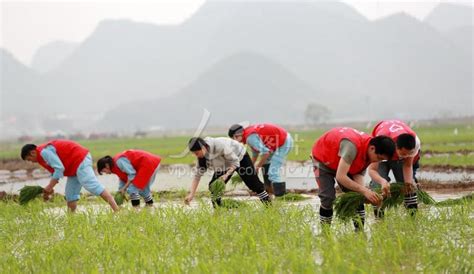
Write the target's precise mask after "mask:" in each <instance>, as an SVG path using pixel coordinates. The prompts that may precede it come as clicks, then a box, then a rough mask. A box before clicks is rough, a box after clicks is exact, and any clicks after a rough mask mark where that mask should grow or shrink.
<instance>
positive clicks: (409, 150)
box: [369, 120, 420, 218]
mask: <svg viewBox="0 0 474 274" xmlns="http://www.w3.org/2000/svg"><path fill="white" fill-rule="evenodd" d="M382 135H383V136H388V137H390V138H391V139H392V140H393V141H394V142H395V144H396V153H395V154H394V155H393V157H392V158H391V159H389V160H388V161H385V162H380V163H373V164H371V165H370V166H369V175H370V177H371V178H372V181H371V182H370V187H371V188H372V189H374V188H376V187H377V186H379V185H380V186H381V187H382V191H383V193H384V195H389V194H390V183H389V182H390V177H389V173H390V170H391V171H392V173H393V176H394V177H395V181H396V182H404V183H405V185H406V189H407V190H408V192H407V193H406V194H405V198H404V204H405V207H406V208H407V209H408V210H410V213H411V214H415V212H416V210H417V208H418V201H417V198H418V197H417V195H416V182H417V180H416V177H415V175H416V170H417V169H418V167H419V163H418V161H419V159H420V139H419V138H418V136H417V135H416V133H415V132H414V131H413V130H412V129H411V128H410V127H409V126H408V125H407V124H405V123H404V122H402V121H398V120H385V121H381V122H379V123H378V124H377V125H376V126H375V127H374V130H373V131H372V136H374V137H376V136H382ZM374 212H375V216H376V218H382V217H383V214H384V212H383V211H382V210H381V209H379V208H374Z"/></svg>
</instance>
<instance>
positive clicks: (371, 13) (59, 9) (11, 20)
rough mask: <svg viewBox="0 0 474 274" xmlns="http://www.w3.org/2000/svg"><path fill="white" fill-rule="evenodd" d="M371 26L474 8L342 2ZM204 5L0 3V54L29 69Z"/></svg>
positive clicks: (429, 2)
mask: <svg viewBox="0 0 474 274" xmlns="http://www.w3.org/2000/svg"><path fill="white" fill-rule="evenodd" d="M342 1H343V2H345V3H347V4H349V5H351V6H353V7H354V8H355V9H356V10H358V11H359V12H360V13H362V14H363V15H364V16H366V17H367V18H369V19H371V20H374V19H377V18H380V17H384V16H387V15H390V14H393V13H396V12H405V13H408V14H410V15H412V16H414V17H416V18H418V19H420V20H422V19H423V18H424V17H425V16H426V15H427V14H428V13H429V12H430V11H431V10H432V9H433V8H434V7H435V6H436V5H437V4H438V3H440V2H456V3H462V4H465V5H471V6H473V7H474V4H473V1H471V0H449V1H444V0H418V1H400V0H398V1H394V0H342ZM204 2H205V0H155V1H150V0H119V1H117V0H114V1H112V0H95V1H90V0H88V1H74V0H63V1H24V0H9V1H4V0H0V14H1V20H0V29H1V32H0V48H5V49H7V50H8V51H9V52H11V53H12V54H13V55H14V56H15V57H16V58H17V59H18V60H20V61H21V62H22V63H24V64H26V65H30V63H31V60H32V58H33V55H34V53H35V52H36V50H37V49H38V48H39V47H41V46H43V45H45V44H47V43H50V42H52V41H57V40H60V41H70V42H81V41H83V40H84V39H86V38H87V36H88V35H90V34H91V33H92V32H93V31H94V29H95V28H96V26H97V25H98V23H99V22H100V21H102V20H104V19H130V20H134V21H139V22H149V23H155V24H179V23H181V22H183V21H185V20H186V19H187V18H188V17H190V16H191V15H192V14H193V13H194V12H196V11H197V10H198V9H199V7H200V6H201V5H202V4H203V3H204Z"/></svg>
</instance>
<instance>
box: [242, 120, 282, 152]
mask: <svg viewBox="0 0 474 274" xmlns="http://www.w3.org/2000/svg"><path fill="white" fill-rule="evenodd" d="M254 133H256V134H258V136H259V137H260V139H262V142H263V144H264V145H265V146H266V147H268V148H269V149H270V150H271V151H275V150H277V149H278V148H279V147H281V146H282V145H283V144H285V141H286V136H287V135H288V132H287V131H286V130H284V129H283V128H281V127H279V126H276V125H273V124H257V125H251V126H249V127H247V128H245V129H244V133H243V142H244V144H246V143H247V137H248V136H249V135H251V134H254Z"/></svg>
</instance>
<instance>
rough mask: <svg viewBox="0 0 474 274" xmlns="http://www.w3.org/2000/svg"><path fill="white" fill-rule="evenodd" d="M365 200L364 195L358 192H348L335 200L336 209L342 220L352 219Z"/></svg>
mask: <svg viewBox="0 0 474 274" xmlns="http://www.w3.org/2000/svg"><path fill="white" fill-rule="evenodd" d="M363 202H365V197H364V195H362V194H360V193H358V192H353V191H351V192H346V193H344V194H342V195H340V196H338V197H336V200H334V211H335V212H336V216H337V217H338V218H339V219H341V220H342V221H347V220H350V219H351V218H352V217H353V216H354V215H355V212H356V209H357V208H358V207H359V205H360V204H361V203H363Z"/></svg>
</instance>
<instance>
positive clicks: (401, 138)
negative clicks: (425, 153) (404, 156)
mask: <svg viewBox="0 0 474 274" xmlns="http://www.w3.org/2000/svg"><path fill="white" fill-rule="evenodd" d="M415 146H416V139H415V137H414V136H413V135H411V134H408V133H403V134H400V135H398V137H397V148H399V149H400V148H404V149H407V150H412V149H414V148H415Z"/></svg>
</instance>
